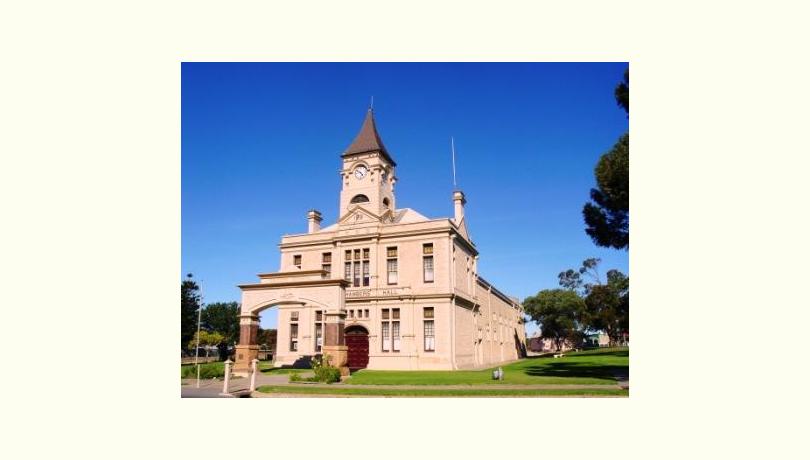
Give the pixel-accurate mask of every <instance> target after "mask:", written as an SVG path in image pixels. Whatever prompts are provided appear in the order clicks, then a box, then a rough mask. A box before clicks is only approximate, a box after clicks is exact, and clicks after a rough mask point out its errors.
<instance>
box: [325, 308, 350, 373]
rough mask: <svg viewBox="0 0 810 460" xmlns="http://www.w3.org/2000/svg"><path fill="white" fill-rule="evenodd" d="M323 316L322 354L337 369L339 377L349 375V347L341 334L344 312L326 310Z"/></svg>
mask: <svg viewBox="0 0 810 460" xmlns="http://www.w3.org/2000/svg"><path fill="white" fill-rule="evenodd" d="M324 316H325V318H324V334H323V354H324V355H329V359H330V361H329V363H330V364H331V365H332V366H335V367H337V368H339V369H340V374H341V375H349V367H348V362H349V347H347V346H346V337H345V336H344V333H343V325H344V321H345V320H346V310H345V309H343V308H337V309H333V310H327V311H326V312H325V313H324Z"/></svg>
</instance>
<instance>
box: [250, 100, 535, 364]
mask: <svg viewBox="0 0 810 460" xmlns="http://www.w3.org/2000/svg"><path fill="white" fill-rule="evenodd" d="M341 157H342V169H341V171H340V184H341V192H340V208H339V213H338V216H339V217H338V220H337V222H335V223H334V224H332V225H329V226H325V227H322V226H321V220H322V219H321V214H320V212H318V211H316V210H311V211H309V213H308V215H307V217H308V231H307V232H306V233H301V234H296V235H285V236H283V237H282V239H281V244H280V245H279V248H280V251H281V264H280V270H279V271H278V272H277V273H265V274H259V275H258V277H259V281H258V282H257V283H252V284H243V285H240V286H239V287H240V289H241V290H242V307H241V312H240V340H239V345H237V347H236V355H237V356H236V358H237V359H236V366H235V369H234V371H235V372H236V373H244V372H246V371H247V370H248V368H249V366H250V362H251V360H253V359H254V358H256V356H257V355H258V351H259V347H258V345H256V336H257V332H258V327H259V313H260V312H261V311H263V310H265V309H267V308H270V307H276V308H278V343H277V347H276V348H277V352H276V356H275V365H276V366H286V365H293V364H295V363H296V362H299V361H300V360H306V359H307V358H309V357H312V356H315V355H320V354H324V355H329V357H330V360H331V363H332V364H334V365H337V366H338V367H341V368H342V369H344V371H348V369H351V370H356V369H363V368H368V369H398V370H417V369H422V370H425V369H473V368H481V367H489V366H494V365H497V364H499V363H503V362H506V361H510V360H515V359H518V358H519V357H522V355H523V354H524V353H525V342H526V334H525V329H524V324H523V306H522V305H521V304H520V302H519V301H518V299H516V298H514V297H510V296H507V295H505V294H504V293H502V292H501V291H499V290H498V289H497V288H495V286H492V285H491V284H490V283H488V282H487V281H486V280H484V279H483V278H482V277H481V276H479V274H478V251H477V250H476V248H475V244H474V243H473V242H472V240H471V239H470V235H469V233H468V230H467V221H466V219H465V218H464V205H465V198H464V193H462V192H461V191H460V190H456V191H455V192H453V197H452V198H453V203H454V207H455V212H454V215H453V218H438V219H430V218H427V217H425V216H423V215H422V214H420V213H418V212H417V211H415V210H413V209H410V208H405V207H398V206H397V204H398V203H397V201H396V196H395V194H394V185H395V184H396V182H397V180H398V178H397V176H396V166H397V164H396V162H395V161H394V159H393V156H392V155H391V153H390V152H389V151H388V149H386V147H385V145H384V144H383V142H382V139H381V138H380V134H379V133H378V131H377V127H376V124H375V120H374V113H373V111H372V110H371V109H369V111H368V113H367V114H366V117H365V120H364V121H363V125H362V127H361V128H360V132H359V133H358V134H357V136H356V137H355V139H354V141H353V142H352V143H351V145H349V147H348V148H347V149H346V151H345V152H344V153H343V154H342V156H341Z"/></svg>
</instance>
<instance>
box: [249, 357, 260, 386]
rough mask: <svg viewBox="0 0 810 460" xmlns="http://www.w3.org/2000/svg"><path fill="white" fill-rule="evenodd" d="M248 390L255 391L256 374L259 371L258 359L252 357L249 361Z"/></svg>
mask: <svg viewBox="0 0 810 460" xmlns="http://www.w3.org/2000/svg"><path fill="white" fill-rule="evenodd" d="M250 369H251V371H250V392H251V393H253V392H254V391H256V374H257V373H258V372H259V360H258V359H254V360H253V361H251V362H250Z"/></svg>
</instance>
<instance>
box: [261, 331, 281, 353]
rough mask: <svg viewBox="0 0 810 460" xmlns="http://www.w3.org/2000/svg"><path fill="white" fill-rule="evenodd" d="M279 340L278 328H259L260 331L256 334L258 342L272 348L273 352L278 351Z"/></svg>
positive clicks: (269, 348)
mask: <svg viewBox="0 0 810 460" xmlns="http://www.w3.org/2000/svg"><path fill="white" fill-rule="evenodd" d="M277 340H278V330H276V329H262V328H259V333H258V334H256V344H257V345H263V346H265V347H267V349H268V350H270V352H271V353H273V354H275V352H276V342H277Z"/></svg>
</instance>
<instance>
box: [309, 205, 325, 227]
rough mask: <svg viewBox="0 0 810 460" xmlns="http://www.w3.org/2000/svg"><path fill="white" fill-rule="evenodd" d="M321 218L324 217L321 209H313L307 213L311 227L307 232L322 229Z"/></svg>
mask: <svg viewBox="0 0 810 460" xmlns="http://www.w3.org/2000/svg"><path fill="white" fill-rule="evenodd" d="M321 220H323V219H322V218H321V213H320V211H316V210H314V209H311V210H310V211H309V212H308V213H307V222H309V229H308V230H307V233H315V232H317V231H319V230H320V229H321Z"/></svg>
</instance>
